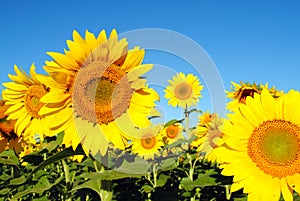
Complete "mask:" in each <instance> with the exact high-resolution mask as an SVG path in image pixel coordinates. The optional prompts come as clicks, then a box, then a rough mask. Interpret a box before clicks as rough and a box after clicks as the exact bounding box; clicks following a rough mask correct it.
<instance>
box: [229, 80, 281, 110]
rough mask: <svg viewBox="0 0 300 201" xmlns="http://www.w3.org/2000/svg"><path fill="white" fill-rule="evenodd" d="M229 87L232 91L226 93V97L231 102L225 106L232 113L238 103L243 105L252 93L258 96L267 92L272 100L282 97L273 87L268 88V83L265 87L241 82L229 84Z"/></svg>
mask: <svg viewBox="0 0 300 201" xmlns="http://www.w3.org/2000/svg"><path fill="white" fill-rule="evenodd" d="M231 85H232V86H231V90H232V91H226V93H227V97H228V98H229V99H231V101H230V102H229V103H228V104H227V109H228V110H229V111H234V110H235V109H236V108H238V104H239V103H244V104H245V102H246V98H247V96H251V97H253V96H254V93H258V94H260V93H261V91H262V90H263V89H267V90H269V92H270V94H271V95H272V96H273V97H274V98H278V97H280V96H281V95H283V91H279V90H277V89H276V88H275V86H273V87H271V88H269V85H268V83H266V84H265V85H263V84H259V85H257V84H256V83H252V84H251V83H248V82H247V83H244V82H242V81H241V82H240V84H238V83H235V82H231Z"/></svg>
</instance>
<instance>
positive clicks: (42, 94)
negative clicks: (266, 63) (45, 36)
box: [0, 30, 300, 201]
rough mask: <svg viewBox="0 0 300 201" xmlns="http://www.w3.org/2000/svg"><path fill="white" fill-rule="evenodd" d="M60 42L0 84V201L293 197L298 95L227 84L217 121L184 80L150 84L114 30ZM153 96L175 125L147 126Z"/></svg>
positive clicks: (154, 112) (299, 172)
mask: <svg viewBox="0 0 300 201" xmlns="http://www.w3.org/2000/svg"><path fill="white" fill-rule="evenodd" d="M67 46H68V48H67V49H65V50H64V51H63V53H60V52H48V53H47V54H48V55H49V56H50V57H51V60H49V61H45V65H44V66H43V69H44V70H45V72H46V73H45V74H39V73H37V71H36V67H35V65H34V64H32V65H31V67H30V70H29V72H25V71H24V70H22V69H21V68H20V67H18V66H17V65H15V66H14V72H15V73H14V74H9V75H8V77H9V79H10V80H11V81H10V82H6V83H3V86H4V90H3V91H2V100H1V102H0V200H16V201H17V200H22V201H27V200H28V201H29V200H39V201H42V200H69V201H71V200H102V201H109V200H120V201H126V200H128V201H132V200H138V201H139V200H149V201H150V200H164V201H165V200H166V201H167V200H172V201H173V200H190V201H195V200H203V201H226V200H232V201H245V200H249V201H260V200H261V201H278V200H285V201H292V200H300V197H299V194H300V107H299V104H298V103H299V102H300V92H298V91H295V90H290V91H289V92H287V93H284V92H283V91H281V90H278V89H276V88H275V87H269V86H268V84H267V83H266V84H256V83H248V82H242V81H241V82H240V83H235V82H232V83H231V85H232V87H231V89H228V91H226V94H227V98H228V100H229V101H228V102H227V105H226V110H227V115H226V117H222V116H221V115H219V114H217V113H214V112H209V111H207V112H203V111H201V108H200V109H198V108H197V103H198V102H199V101H200V100H201V98H202V90H203V89H204V88H205V87H204V85H203V84H202V83H201V82H200V78H199V77H198V76H196V75H194V74H191V73H188V74H186V73H184V72H176V75H174V76H173V77H172V79H171V80H169V81H168V86H166V87H165V88H164V90H163V94H164V95H163V96H161V95H160V94H159V93H158V92H157V91H156V90H155V89H154V88H151V87H150V86H149V83H148V80H147V76H145V74H146V73H147V72H149V71H151V69H152V68H153V64H149V63H144V62H143V60H144V56H145V53H146V52H145V50H144V49H142V48H141V47H139V46H136V47H134V48H129V45H128V42H127V39H126V38H119V36H118V34H117V32H116V30H112V31H111V33H109V34H108V35H107V33H106V32H105V31H104V30H103V31H101V32H100V33H99V34H98V36H97V35H94V34H93V33H90V32H89V31H86V33H85V36H81V35H80V34H79V33H78V32H77V31H74V32H73V39H72V40H67ZM161 99H165V100H166V101H167V102H168V105H170V106H171V107H174V108H181V109H182V114H181V115H182V117H183V118H181V119H173V118H171V119H167V120H166V121H165V122H164V123H155V121H154V120H155V119H156V118H157V117H160V116H161V115H162V114H161V112H160V111H159V109H158V108H157V107H156V104H157V102H159V101H160V100H161ZM192 114H193V115H197V116H198V121H197V124H196V126H192V125H191V124H190V115H192Z"/></svg>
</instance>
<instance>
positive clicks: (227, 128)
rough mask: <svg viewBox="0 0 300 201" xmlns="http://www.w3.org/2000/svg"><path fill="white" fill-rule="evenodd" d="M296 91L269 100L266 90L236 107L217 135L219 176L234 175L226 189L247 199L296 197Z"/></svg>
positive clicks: (299, 135)
mask: <svg viewBox="0 0 300 201" xmlns="http://www.w3.org/2000/svg"><path fill="white" fill-rule="evenodd" d="M299 101H300V93H299V92H297V91H294V90H291V91H289V92H288V93H287V94H284V95H282V96H280V97H279V98H274V97H273V96H272V95H271V93H270V92H269V90H267V89H263V90H262V92H261V94H258V93H255V94H254V95H253V97H251V96H248V97H247V98H246V104H242V103H240V104H239V105H238V109H237V110H235V112H234V113H233V114H229V115H228V118H229V120H227V121H225V123H224V127H223V129H222V132H223V134H224V136H223V140H224V145H223V146H222V147H220V148H218V150H219V152H218V153H220V154H219V157H220V158H221V160H222V161H223V162H224V164H222V165H221V168H222V169H223V171H222V174H223V175H226V176H233V182H234V183H233V185H232V186H231V191H233V192H234V191H237V190H239V189H241V188H243V191H244V193H247V194H248V200H250V201H251V200H279V199H280V196H281V194H282V196H283V198H284V199H285V200H293V191H296V192H298V193H300V123H299V122H300V107H299V104H298V103H299Z"/></svg>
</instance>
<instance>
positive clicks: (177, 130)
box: [162, 124, 184, 144]
mask: <svg viewBox="0 0 300 201" xmlns="http://www.w3.org/2000/svg"><path fill="white" fill-rule="evenodd" d="M182 131H183V127H182V126H181V125H179V124H172V125H170V126H167V127H165V128H164V129H163V130H162V135H163V138H164V141H165V143H166V144H172V143H174V142H176V141H177V140H179V139H184V136H183V133H182Z"/></svg>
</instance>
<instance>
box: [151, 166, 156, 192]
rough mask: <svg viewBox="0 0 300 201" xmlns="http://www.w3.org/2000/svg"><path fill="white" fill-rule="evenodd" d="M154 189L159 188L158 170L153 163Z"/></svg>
mask: <svg viewBox="0 0 300 201" xmlns="http://www.w3.org/2000/svg"><path fill="white" fill-rule="evenodd" d="M152 171H153V184H154V186H153V188H156V187H157V170H156V164H155V163H154V162H153V170H152Z"/></svg>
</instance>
